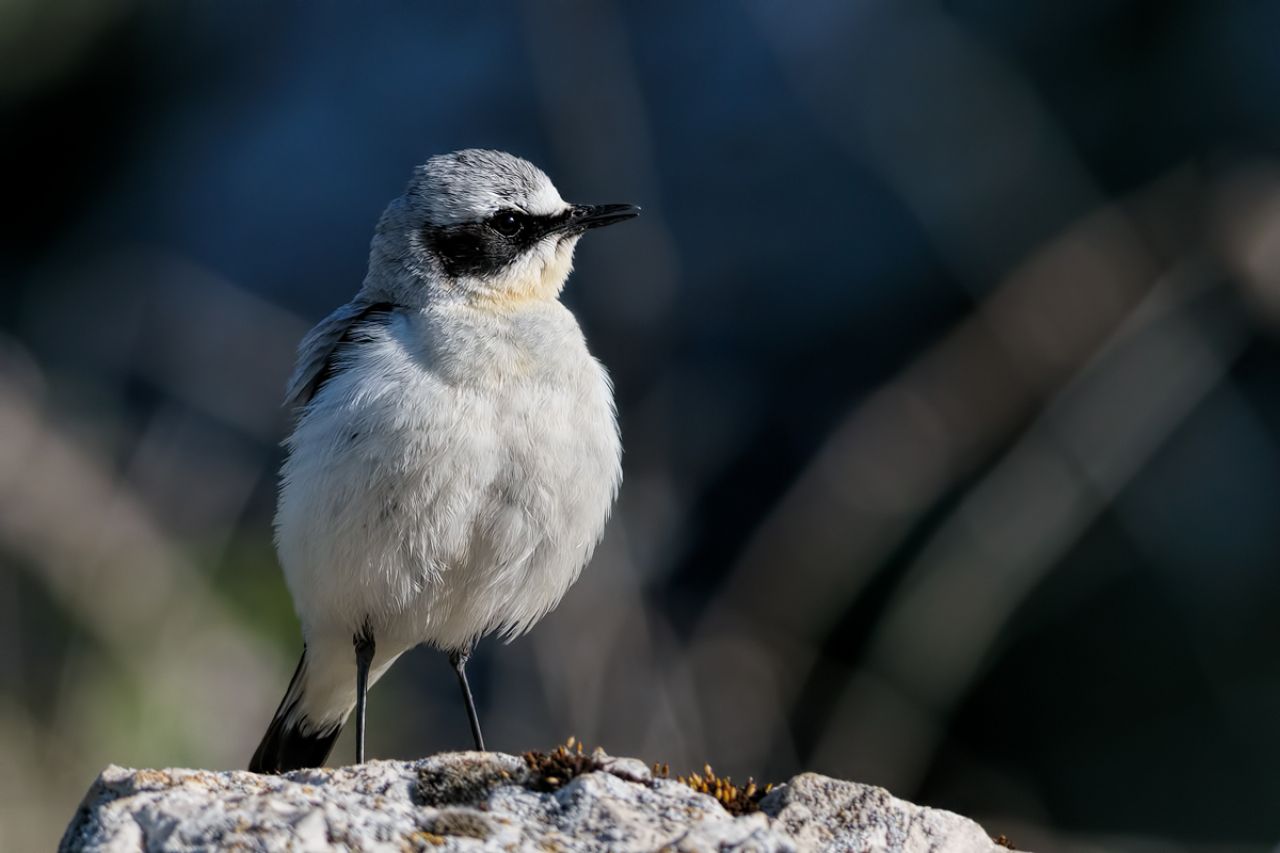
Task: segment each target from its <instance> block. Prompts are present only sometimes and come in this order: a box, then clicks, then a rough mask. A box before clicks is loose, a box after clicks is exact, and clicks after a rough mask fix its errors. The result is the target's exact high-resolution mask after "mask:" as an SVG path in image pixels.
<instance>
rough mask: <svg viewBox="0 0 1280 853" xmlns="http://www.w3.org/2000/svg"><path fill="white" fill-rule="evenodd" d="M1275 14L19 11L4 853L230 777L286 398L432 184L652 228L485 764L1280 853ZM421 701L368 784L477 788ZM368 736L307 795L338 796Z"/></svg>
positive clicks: (627, 252) (921, 7) (276, 677)
mask: <svg viewBox="0 0 1280 853" xmlns="http://www.w3.org/2000/svg"><path fill="white" fill-rule="evenodd" d="M1277 33H1280V4H1276V3H1257V2H1216V3H1211V2H1201V3H1191V2H1099V0H1086V2H1077V3H1071V4H1067V3H1053V4H1032V3H1025V2H1018V0H993V1H992V2H950V3H940V2H933V3H931V2H916V0H893V2H889V0H884V1H883V2H845V1H844V0H840V2H837V0H830V1H829V2H813V3H805V4H788V3H781V2H777V3H742V4H739V3H710V2H708V3H696V4H695V3H678V2H662V3H646V4H623V3H618V2H591V3H587V2H583V3H564V2H556V3H534V2H528V3H523V4H514V5H513V4H507V3H496V4H485V5H480V4H466V5H464V4H409V3H387V4H362V5H360V6H358V7H357V6H356V5H355V4H340V3H309V4H302V3H284V4H275V5H273V6H266V5H259V4H239V3H225V4H224V3H213V2H179V3H160V2H154V3H148V2H142V0H97V2H90V0H80V2H70V0H68V1H67V2H60V3H49V2H44V0H6V2H5V3H4V4H3V5H0V69H3V70H2V71H0V97H2V98H3V103H4V107H3V111H4V114H3V128H4V129H3V132H2V134H0V146H2V147H3V151H4V164H5V171H6V173H7V174H8V175H9V178H8V180H7V185H8V186H9V187H10V190H9V191H8V192H7V193H6V197H7V198H8V199H9V201H8V202H7V203H6V205H5V206H6V208H7V215H6V216H5V218H4V219H5V226H4V229H3V235H2V236H0V241H2V242H3V255H2V258H0V271H2V275H3V282H4V287H3V291H2V293H0V755H2V756H3V760H0V848H2V849H4V850H27V849H37V848H47V847H49V846H50V845H51V844H52V842H53V840H54V839H56V837H57V836H58V834H59V833H60V831H61V829H62V827H63V825H64V824H65V822H66V821H67V820H68V819H69V817H70V816H71V814H72V811H73V809H74V807H75V804H76V802H77V800H78V798H79V796H80V794H81V793H82V792H83V791H84V789H85V788H86V786H87V785H88V784H89V783H90V781H91V780H92V779H93V777H94V775H95V774H96V773H97V772H98V771H99V770H100V769H101V768H102V767H103V766H104V765H105V764H107V763H109V762H115V763H119V764H125V765H134V766H166V765H197V766H204V767H219V768H224V767H225V768H230V767H241V766H243V765H244V762H245V761H246V760H247V758H248V756H249V753H250V752H251V751H252V749H253V747H254V745H255V744H256V742H257V739H258V737H259V735H260V734H261V732H262V730H263V728H264V727H265V725H266V722H267V720H268V718H269V716H270V714H271V711H272V710H273V708H274V707H275V704H276V703H277V701H278V700H279V698H280V695H281V693H282V692H283V690H284V687H285V684H286V682H287V680H288V676H289V672H290V670H291V668H292V664H293V663H294V661H295V659H296V655H297V652H298V649H299V645H300V639H299V636H298V631H297V626H296V622H295V620H294V616H293V613H292V609H291V605H290V602H289V599H288V595H287V593H286V590H285V587H284V583H283V580H282V578H281V575H280V572H279V569H278V567H277V566H276V563H275V557H274V554H273V551H272V545H271V538H270V522H271V514H272V511H273V501H274V489H275V472H276V469H277V467H278V465H279V463H280V461H281V450H280V447H279V442H280V440H281V438H282V437H283V435H284V432H285V430H286V428H287V424H288V414H287V413H286V412H284V411H283V410H282V409H281V408H280V399H281V395H282V386H283V381H284V378H285V376H286V374H287V372H288V370H289V368H290V363H291V359H292V354H293V349H294V347H295V345H296V344H297V341H298V339H299V338H300V337H301V335H302V334H303V333H304V332H305V330H306V329H307V327H308V326H309V324H311V323H313V322H314V321H316V320H317V319H319V318H320V317H321V316H323V315H324V314H326V313H327V312H328V311H329V310H330V309H331V308H333V307H334V306H336V305H337V304H339V303H341V302H343V301H345V300H346V299H348V298H349V296H350V295H351V294H352V293H353V292H354V291H355V289H356V288H357V287H358V285H359V283H360V280H361V277H362V275H363V272H364V268H365V262H366V253H367V247H368V242H369V239H370V236H371V234H372V229H373V225H374V223H375V221H376V219H377V217H378V215H379V213H380V211H381V209H382V207H383V206H384V205H385V203H386V202H387V201H388V200H389V199H391V198H392V197H393V196H395V195H397V194H398V193H399V192H400V190H401V188H402V187H403V186H404V184H405V182H406V180H407V178H408V175H409V171H410V169H411V167H412V166H413V165H414V164H416V163H419V162H421V161H422V160H424V159H425V158H426V157H428V156H430V155H431V154H433V153H437V152H442V151H446V150H450V149H455V148H461V147H467V146H486V147H496V148H502V149H506V150H509V151H512V152H515V153H518V154H521V155H523V156H525V157H527V158H529V159H530V160H532V161H534V162H535V163H537V164H539V165H541V166H542V167H543V168H544V169H545V170H546V171H547V172H548V173H549V174H550V175H551V176H552V178H553V179H554V180H555V181H556V183H557V185H558V186H559V187H560V189H561V192H562V194H563V195H564V196H565V197H566V198H569V199H574V200H579V201H587V202H612V201H630V202H636V203H639V204H641V205H643V206H644V208H645V215H644V216H643V217H642V218H641V219H640V220H638V221H637V222H635V223H633V224H631V225H628V226H627V227H625V228H619V229H616V230H613V229H611V230H610V231H609V232H608V233H607V235H605V234H602V235H600V236H596V237H593V238H592V239H590V240H587V241H585V243H584V245H583V246H582V247H581V248H580V250H579V255H578V271H577V272H576V273H575V274H574V276H573V278H572V279H571V281H570V284H569V287H568V289H567V291H566V295H565V298H566V300H567V301H568V302H569V303H571V305H572V307H573V308H574V309H575V310H576V312H577V313H578V316H579V317H580V318H581V321H582V323H583V326H584V328H585V329H586V332H587V335H588V338H589V340H590V341H591V344H592V346H593V348H594V350H595V352H596V353H597V354H598V355H599V356H600V358H601V359H602V360H603V361H604V362H605V363H606V364H607V365H608V367H609V368H610V370H611V371H612V373H613V376H614V378H615V380H616V384H617V390H618V398H619V403H620V408H621V419H622V429H623V435H624V442H625V445H626V448H627V454H626V459H625V470H626V482H625V485H624V487H623V491H622V496H621V500H620V503H619V506H618V509H617V512H616V513H615V516H614V518H613V520H612V522H611V523H610V526H609V530H608V533H607V536H606V538H605V541H604V542H603V544H602V545H601V547H600V549H599V551H598V553H597V556H596V558H595V560H594V563H593V564H592V566H591V567H590V568H589V570H588V571H587V572H586V573H585V575H584V577H583V579H582V581H581V582H580V583H579V584H578V585H577V586H576V587H575V588H574V589H573V591H572V592H571V593H570V595H569V596H568V598H567V599H566V600H565V602H564V603H563V604H562V605H561V607H560V608H559V609H558V610H557V611H555V612H554V613H553V614H552V615H551V616H550V617H549V618H547V619H546V620H545V621H544V622H543V623H542V624H541V625H539V626H538V627H537V628H536V629H535V630H534V632H533V633H532V634H530V635H529V636H527V637H525V638H522V639H520V640H518V641H516V642H514V643H513V644H511V645H510V646H505V647H504V646H501V645H500V644H498V643H496V642H493V641H489V642H487V643H485V644H484V645H483V646H482V647H481V649H480V651H479V653H478V657H477V659H476V661H475V664H474V681H473V684H474V686H475V687H476V689H477V692H478V694H479V699H480V702H481V713H482V716H483V718H484V720H485V723H486V733H487V734H488V735H489V737H490V738H491V743H492V745H493V747H495V748H497V749H500V750H504V751H511V752H518V751H521V750H525V749H530V748H535V747H542V748H545V747H549V746H551V745H552V744H554V743H556V742H558V741H560V740H562V739H563V738H564V737H566V736H567V735H569V734H575V735H577V736H578V737H579V738H581V739H584V740H585V741H587V743H588V744H590V745H595V744H600V745H603V746H605V747H606V748H607V749H608V750H610V751H611V752H613V753H615V754H631V755H637V756H640V757H642V758H645V759H647V760H652V761H666V762H670V764H671V766H672V769H673V770H674V771H686V770H688V769H692V768H698V767H701V765H702V764H703V762H710V763H711V764H712V765H713V766H714V767H715V768H716V769H717V771H720V772H722V773H731V774H733V775H735V776H737V777H741V776H745V775H748V774H751V775H754V776H755V777H756V778H758V779H760V778H764V779H769V780H781V779H785V778H787V777H788V776H789V775H791V774H794V773H796V772H797V771H799V770H801V769H812V770H817V771H821V772H824V773H829V774H835V775H839V776H843V777H849V778H854V779H858V780H861V781H866V782H874V783H877V784H881V785H885V786H887V787H889V788H890V789H891V790H892V791H893V792H894V793H895V794H897V795H899V796H903V797H907V798H911V799H914V800H917V801H920V802H924V803H928V804H932V805H937V806H943V807H946V808H950V809H954V810H958V811H961V812H964V813H967V814H970V815H972V816H974V817H976V818H978V819H979V820H981V821H982V822H983V823H984V825H985V826H986V828H987V829H988V830H990V831H992V832H993V833H1001V832H1002V833H1006V834H1008V835H1009V836H1011V837H1012V838H1013V839H1014V841H1015V842H1017V843H1018V844H1019V846H1022V847H1024V848H1027V847H1031V848H1035V849H1043V850H1095V849H1108V850H1114V849H1133V850H1143V851H1165V850H1168V851H1180V850H1197V851H1198V850H1205V851H1208V850H1215V851H1216V850H1240V851H1253V850H1257V851H1264V850H1272V849H1274V845H1275V844H1276V843H1277V841H1278V840H1280V810H1278V809H1277V807H1276V804H1277V803H1280V772H1277V768H1280V726H1278V725H1277V720H1280V656H1278V655H1277V645H1278V643H1280V620H1278V619H1277V610H1278V607H1280V571H1278V569H1280V338H1278V337H1277V332H1278V330H1280V50H1277V48H1276V35H1277ZM468 743H469V738H468V735H467V729H466V722H465V717H464V715H463V712H462V708H461V706H460V703H459V701H458V699H457V697H456V695H455V688H454V684H453V682H452V674H451V673H450V671H449V669H448V667H447V666H446V664H445V662H444V660H443V657H442V656H441V655H439V654H438V653H431V652H428V651H419V652H416V653H414V654H412V655H410V656H408V657H407V658H406V659H405V660H404V661H403V662H402V663H401V664H399V665H398V666H397V667H396V668H395V669H394V670H393V671H392V673H391V674H390V675H389V676H388V677H387V678H386V679H384V680H383V681H382V682H381V683H380V684H379V685H378V687H377V689H376V690H375V691H374V693H373V700H372V705H371V742H370V749H371V752H372V754H373V755H374V756H377V757H415V756H419V755H422V754H424V753H428V752H432V751H436V750H443V749H453V748H461V747H465V746H466V745H467V744H468ZM350 755H351V744H350V741H349V740H348V739H347V737H344V739H343V741H342V742H341V743H340V744H339V746H338V750H337V751H336V752H335V754H334V758H333V760H334V761H335V762H343V761H348V760H350Z"/></svg>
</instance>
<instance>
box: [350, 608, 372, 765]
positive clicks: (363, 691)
mask: <svg viewBox="0 0 1280 853" xmlns="http://www.w3.org/2000/svg"><path fill="white" fill-rule="evenodd" d="M353 640H354V642H355V647H356V764H364V706H365V699H366V698H367V696H368V694H369V665H370V664H372V663H373V652H374V648H375V644H374V642H373V631H372V630H370V628H369V623H367V622H366V623H365V626H364V628H362V629H361V630H360V633H359V634H356V635H355V637H353Z"/></svg>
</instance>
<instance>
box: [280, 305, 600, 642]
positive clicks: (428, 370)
mask: <svg viewBox="0 0 1280 853" xmlns="http://www.w3.org/2000/svg"><path fill="white" fill-rule="evenodd" d="M352 349H353V350H354V351H355V352H354V354H353V355H352V356H351V359H350V361H349V363H346V364H345V367H344V369H342V370H340V371H339V372H338V373H337V374H336V375H335V376H334V377H333V378H332V379H330V380H329V381H328V382H327V383H326V384H325V385H324V387H323V388H322V389H321V390H320V392H319V393H318V394H317V395H316V397H315V399H314V400H313V401H312V402H311V404H310V405H309V406H308V407H307V409H306V411H305V412H304V414H303V416H302V418H301V419H300V421H299V423H298V426H297V428H296V430H295V432H294V434H293V435H292V436H291V438H290V439H289V448H290V456H289V459H288V461H287V462H286V465H285V468H284V471H283V483H282V487H281V495H280V505H279V511H278V514H277V519H276V527H277V542H278V546H279V551H280V557H281V562H282V563H283V566H284V570H285V575H286V578H287V579H288V582H289V586H290V590H291V591H292V593H293V595H294V600H295V603H296V605H297V607H298V611H299V615H300V617H301V618H302V619H303V622H304V625H303V627H304V631H305V632H306V633H307V634H308V636H310V635H311V634H312V633H313V632H315V631H330V632H331V631H341V632H345V634H346V636H350V635H351V634H352V633H354V632H355V631H356V630H358V629H359V628H360V627H361V625H362V624H363V622H364V620H366V619H367V620H368V621H369V623H370V625H371V626H372V627H373V628H374V629H375V631H376V632H377V634H378V636H379V647H380V649H381V648H383V647H384V643H389V644H390V645H392V646H394V645H396V644H399V645H402V646H403V647H404V648H408V647H409V646H412V645H415V644H417V643H419V642H429V643H432V644H435V645H437V646H440V647H442V648H462V647H465V646H467V645H469V644H470V643H471V642H473V641H474V640H475V639H476V638H477V637H479V636H481V635H483V634H485V633H488V632H490V631H506V632H509V633H518V632H521V631H524V630H526V629H528V628H529V627H530V626H531V625H532V624H533V623H534V622H536V621H537V620H538V619H539V618H540V617H541V616H543V615H544V614H545V613H546V612H547V611H548V610H549V609H550V608H552V607H554V606H555V604H556V603H557V602H558V601H559V600H560V598H561V596H563V595H564V593H565V591H566V590H567V589H568V587H569V585H570V584H572V583H573V581H574V580H575V579H576V578H577V576H578V573H579V572H580V571H581V569H582V567H583V565H584V564H585V563H586V562H587V560H588V559H589V558H590V556H591V552H592V550H593V548H594V546H595V543H596V542H597V540H598V539H599V536H600V534H601V532H602V530H603V528H604V523H605V520H606V518H607V516H608V513H609V509H610V506H611V504H612V501H613V498H614V495H615V494H616V491H617V487H618V484H619V481H620V479H621V469H620V452H621V451H620V445H619V440H618V433H617V426H616V421H615V417H614V412H613V403H612V394H611V390H610V386H609V381H608V378H607V376H606V374H605V372H604V370H603V368H602V367H601V366H600V365H599V363H598V362H596V360H595V359H594V358H592V357H591V356H590V354H589V353H588V352H587V349H586V345H585V343H584V341H583V338H582V334H581V332H580V331H579V329H578V326H577V323H576V322H575V321H574V319H573V316H572V315H571V314H570V313H569V312H568V311H567V310H566V309H565V308H563V307H562V306H560V305H559V304H558V303H543V304H538V305H536V306H530V307H529V308H527V309H522V310H519V311H513V312H510V313H507V314H501V315H499V314H495V313H493V312H487V311H477V310H475V309H471V308H467V307H464V306H446V307H443V308H432V309H428V310H427V311H423V312H413V313H411V314H398V315H397V316H396V317H395V319H394V320H393V321H392V323H391V324H390V325H389V326H388V327H387V328H386V329H385V331H384V332H382V333H380V334H378V335H377V336H376V339H375V340H374V341H373V342H371V343H367V344H361V345H359V346H358V347H353V348H352ZM388 650H389V651H390V649H388Z"/></svg>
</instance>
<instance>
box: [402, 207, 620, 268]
mask: <svg viewBox="0 0 1280 853" xmlns="http://www.w3.org/2000/svg"><path fill="white" fill-rule="evenodd" d="M637 213H639V208H637V207H633V206H632V205H629V204H601V205H585V204H575V205H573V206H572V207H570V208H569V209H568V210H565V211H564V212H563V213H557V214H552V215H547V216H534V215H532V214H528V213H525V212H524V211H522V210H515V209H512V208H506V209H503V210H499V211H498V212H497V213H494V214H493V215H492V216H490V217H488V218H487V219H484V220H482V221H480V222H462V223H459V224H457V225H427V226H425V227H424V228H423V230H422V236H423V242H424V243H425V244H426V246H427V248H428V249H429V250H430V251H431V253H432V254H433V255H435V256H436V257H437V258H439V260H440V263H441V265H442V266H443V267H444V270H445V272H446V273H447V274H448V275H449V276H451V277H452V278H461V277H463V276H472V277H475V278H487V277H490V276H494V275H497V274H498V273H500V272H502V271H503V270H504V269H506V268H507V267H509V266H511V264H513V263H514V262H515V261H516V259H517V258H519V257H520V256H521V255H523V254H524V253H525V252H527V251H528V250H529V249H531V248H532V247H533V246H534V245H535V244H536V243H537V242H538V241H540V240H542V239H543V238H544V237H547V236H549V235H551V234H563V235H565V236H572V235H575V234H581V233H582V232H583V231H586V230H587V229H589V228H598V227H600V226H602V225H612V224H613V223H615V222H622V221H623V220H626V219H631V218H632V217H633V216H635V215H636V214H637Z"/></svg>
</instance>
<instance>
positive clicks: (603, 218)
mask: <svg viewBox="0 0 1280 853" xmlns="http://www.w3.org/2000/svg"><path fill="white" fill-rule="evenodd" d="M639 215H640V208H638V207H636V206H635V205H634V204H575V205H574V206H573V207H571V208H569V217H568V220H567V221H566V222H565V225H566V226H567V227H568V228H569V229H570V230H573V231H586V230H587V229H588V228H602V227H604V226H605V225H613V224H614V223H615V222H623V221H625V220H627V219H634V218H636V217H637V216H639Z"/></svg>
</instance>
